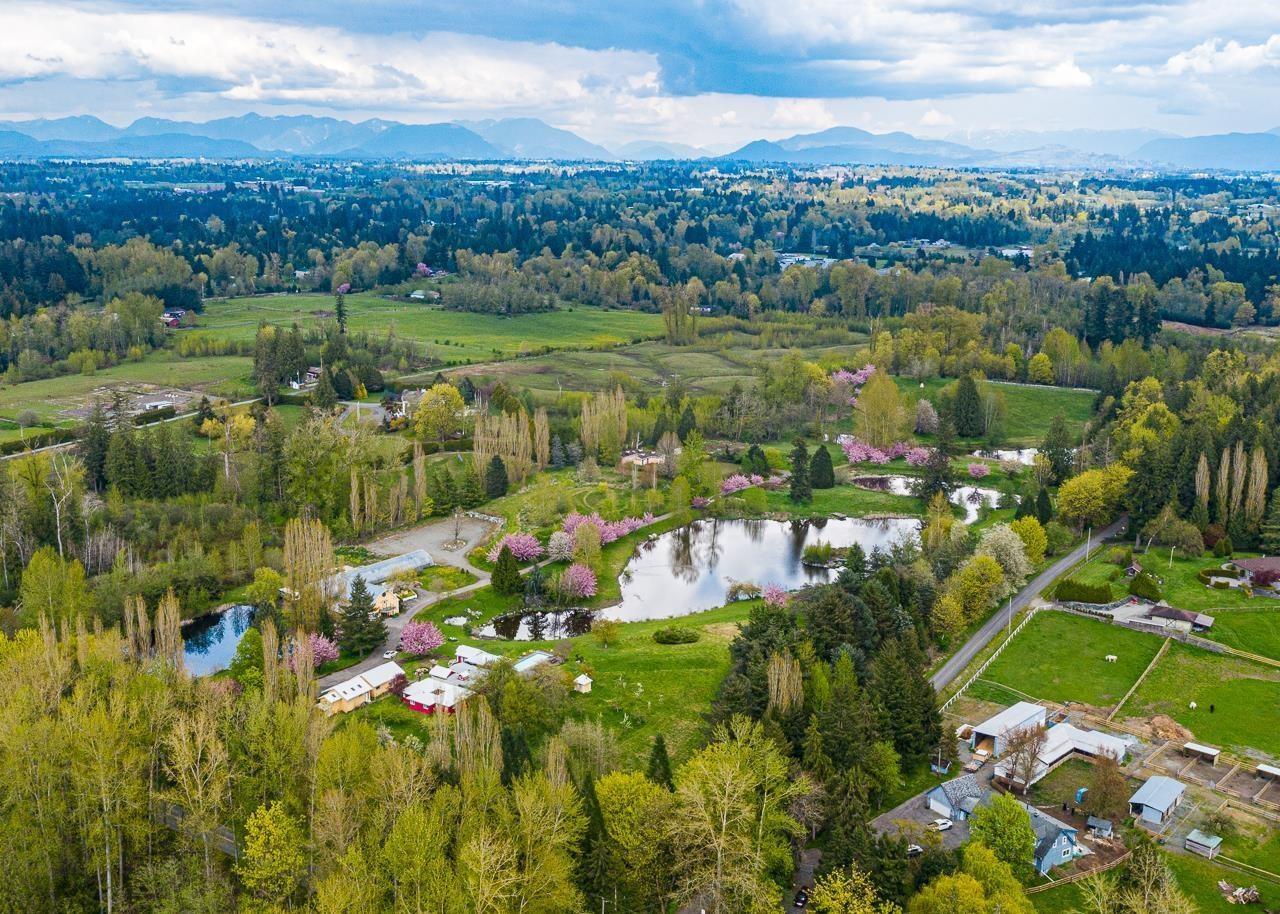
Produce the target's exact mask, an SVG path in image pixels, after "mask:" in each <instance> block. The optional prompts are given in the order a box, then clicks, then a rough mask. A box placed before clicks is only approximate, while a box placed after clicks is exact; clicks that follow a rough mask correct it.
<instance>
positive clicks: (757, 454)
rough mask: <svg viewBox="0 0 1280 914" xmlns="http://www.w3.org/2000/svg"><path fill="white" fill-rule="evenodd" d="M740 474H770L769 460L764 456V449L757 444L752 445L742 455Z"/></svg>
mask: <svg viewBox="0 0 1280 914" xmlns="http://www.w3.org/2000/svg"><path fill="white" fill-rule="evenodd" d="M742 472H744V473H746V474H747V475H748V476H750V475H752V474H755V475H757V476H768V475H769V473H770V472H771V469H770V467H769V458H768V457H767V456H766V455H765V452H764V449H763V448H761V447H760V445H758V444H753V445H751V447H749V448H747V452H746V453H745V454H743V455H742Z"/></svg>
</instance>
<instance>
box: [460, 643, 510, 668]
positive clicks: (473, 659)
mask: <svg viewBox="0 0 1280 914" xmlns="http://www.w3.org/2000/svg"><path fill="white" fill-rule="evenodd" d="M453 655H454V658H455V659H456V660H457V661H458V662H459V663H470V664H472V665H473V666H488V665H489V664H491V663H497V662H498V660H499V658H498V655H497V654H490V653H489V652H488V651H484V650H481V649H480V648H478V647H471V646H470V645H467V644H459V645H458V647H457V648H456V649H455V650H454V652H453Z"/></svg>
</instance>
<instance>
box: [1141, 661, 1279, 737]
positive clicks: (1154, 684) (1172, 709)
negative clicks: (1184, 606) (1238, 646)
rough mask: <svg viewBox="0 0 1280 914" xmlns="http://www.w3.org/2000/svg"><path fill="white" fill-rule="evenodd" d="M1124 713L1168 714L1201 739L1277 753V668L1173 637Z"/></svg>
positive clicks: (1142, 714)
mask: <svg viewBox="0 0 1280 914" xmlns="http://www.w3.org/2000/svg"><path fill="white" fill-rule="evenodd" d="M1191 702H1195V703H1196V708H1195V710H1192V709H1191V707H1190V703H1191ZM1210 705H1212V706H1213V711H1212V712H1210V710H1209V707H1210ZM1123 714H1124V716H1125V717H1150V716H1152V715H1154V714H1167V715H1169V716H1170V717H1172V718H1173V719H1174V720H1176V721H1177V722H1178V723H1180V724H1182V725H1183V726H1184V727H1186V728H1187V729H1189V730H1191V732H1193V733H1194V734H1195V735H1196V739H1198V740H1200V741H1201V742H1204V743H1209V744H1210V745H1214V746H1221V747H1228V746H1230V747H1235V748H1238V749H1243V748H1248V747H1252V748H1254V749H1258V750H1261V751H1262V752H1265V753H1267V754H1269V755H1271V756H1272V757H1280V668H1276V667H1270V666H1264V665H1262V664H1259V663H1253V662H1250V661H1248V660H1242V659H1240V658H1237V657H1230V656H1227V655H1224V654H1214V653H1211V652H1209V651H1205V650H1200V649H1199V648H1194V647H1188V646H1187V645H1185V644H1181V643H1178V642H1174V643H1172V644H1170V645H1169V651H1168V653H1166V654H1165V656H1164V657H1163V658H1162V659H1161V660H1160V663H1159V664H1157V665H1156V668H1155V669H1153V670H1152V671H1151V674H1150V675H1149V676H1147V678H1146V679H1145V680H1144V681H1143V683H1142V685H1141V686H1140V687H1139V688H1138V691H1137V692H1135V693H1134V695H1133V697H1132V698H1130V699H1129V703H1128V704H1126V705H1125V706H1124V711H1123Z"/></svg>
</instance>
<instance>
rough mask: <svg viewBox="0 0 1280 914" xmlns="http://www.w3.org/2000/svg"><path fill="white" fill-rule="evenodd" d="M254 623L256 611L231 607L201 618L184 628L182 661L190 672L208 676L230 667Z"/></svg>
mask: <svg viewBox="0 0 1280 914" xmlns="http://www.w3.org/2000/svg"><path fill="white" fill-rule="evenodd" d="M252 621H253V607H252V606H247V605H237V606H232V607H230V608H228V609H227V610H225V611H224V612H221V613H217V614H210V615H207V616H200V617H199V618H197V619H192V620H191V621H190V622H188V623H187V624H186V625H184V626H183V627H182V660H183V663H184V664H185V665H186V668H187V671H188V672H190V673H193V674H195V675H196V676H207V675H209V674H210V673H216V672H218V671H219V670H225V669H226V668H227V667H228V666H230V665H231V658H232V657H234V656H235V655H236V648H237V647H238V646H239V645H240V639H241V638H243V637H244V633H245V632H246V631H248V629H249V623H250V622H252Z"/></svg>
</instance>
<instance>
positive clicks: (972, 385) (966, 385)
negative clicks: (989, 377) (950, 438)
mask: <svg viewBox="0 0 1280 914" xmlns="http://www.w3.org/2000/svg"><path fill="white" fill-rule="evenodd" d="M951 417H952V420H953V421H954V422H955V427H956V434H957V435H959V436H960V437H961V438H977V437H978V436H980V435H981V434H982V426H983V422H982V397H981V396H980V395H979V394H978V384H977V382H976V381H974V379H973V375H969V374H967V375H965V376H964V377H962V378H961V379H960V381H959V383H958V384H957V385H956V398H955V403H954V405H953V406H952V410H951Z"/></svg>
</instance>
